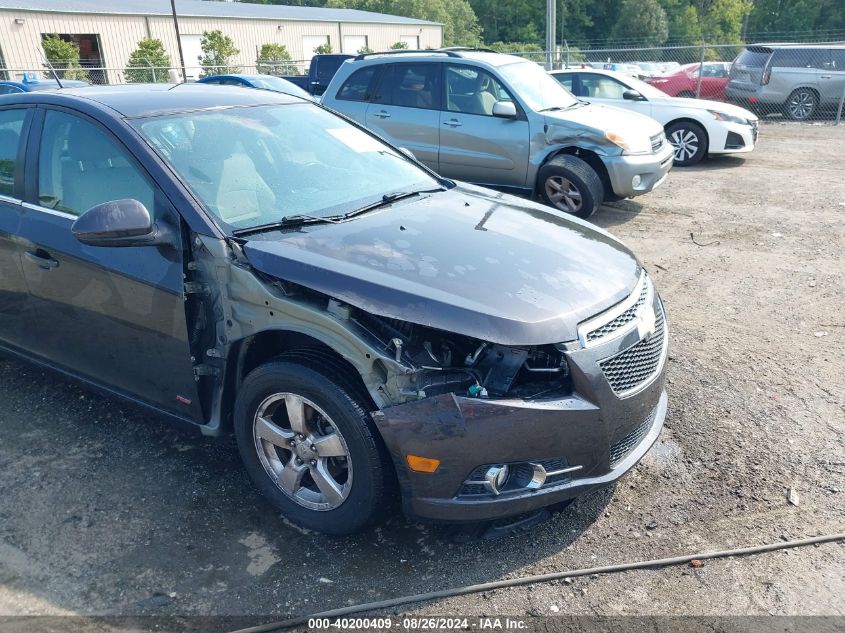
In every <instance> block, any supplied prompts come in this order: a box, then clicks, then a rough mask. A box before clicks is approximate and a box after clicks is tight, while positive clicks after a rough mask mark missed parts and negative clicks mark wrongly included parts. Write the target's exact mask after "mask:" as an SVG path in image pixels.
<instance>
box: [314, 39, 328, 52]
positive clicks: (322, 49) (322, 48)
mask: <svg viewBox="0 0 845 633" xmlns="http://www.w3.org/2000/svg"><path fill="white" fill-rule="evenodd" d="M314 53H315V54H316V55H331V54H332V44H331V42H326V43H325V44H320V45H319V46H317V47H316V48H315V49H314Z"/></svg>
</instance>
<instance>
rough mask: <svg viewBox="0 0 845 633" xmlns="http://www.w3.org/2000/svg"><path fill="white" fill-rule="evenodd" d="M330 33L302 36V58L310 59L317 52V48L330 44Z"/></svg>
mask: <svg viewBox="0 0 845 633" xmlns="http://www.w3.org/2000/svg"><path fill="white" fill-rule="evenodd" d="M329 43H330V42H329V36H328V35H303V36H302V59H304V60H305V61H310V60H311V58H312V57H314V55H315V54H316V53H315V52H314V49H315V48H318V47H320V46H325V45H326V44H329Z"/></svg>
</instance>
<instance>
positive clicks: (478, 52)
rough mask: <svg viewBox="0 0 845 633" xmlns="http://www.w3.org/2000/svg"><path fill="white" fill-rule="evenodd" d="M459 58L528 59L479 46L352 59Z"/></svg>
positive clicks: (494, 61) (510, 61)
mask: <svg viewBox="0 0 845 633" xmlns="http://www.w3.org/2000/svg"><path fill="white" fill-rule="evenodd" d="M450 58H458V59H464V60H470V61H476V62H482V63H485V64H489V65H490V66H506V65H508V64H515V63H518V62H524V61H527V60H526V59H525V58H523V57H517V56H516V55H508V54H506V53H497V52H496V51H492V50H488V49H478V48H459V47H456V48H440V49H432V50H422V51H414V50H401V49H400V50H395V51H393V50H392V51H381V52H378V53H365V54H363V55H358V56H357V57H354V58H353V59H352V60H350V61H355V62H360V61H369V60H377V61H379V62H383V61H385V60H387V59H391V60H394V61H442V60H444V59H450Z"/></svg>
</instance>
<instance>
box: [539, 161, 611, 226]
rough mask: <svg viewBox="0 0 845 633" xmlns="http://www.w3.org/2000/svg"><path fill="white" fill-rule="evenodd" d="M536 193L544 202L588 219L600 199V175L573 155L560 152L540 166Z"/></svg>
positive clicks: (601, 189)
mask: <svg viewBox="0 0 845 633" xmlns="http://www.w3.org/2000/svg"><path fill="white" fill-rule="evenodd" d="M537 180H538V184H539V190H540V196H541V197H542V199H543V202H545V203H546V204H548V205H550V206H553V207H555V208H556V209H560V210H561V211H566V212H567V213H571V214H572V215H574V216H577V217H579V218H584V219H586V218H588V217H590V216H591V215H592V214H593V212H594V211H595V210H596V209H598V208H599V206H601V203H602V202H603V201H604V186H603V185H602V182H601V178H599V175H598V174H597V173H596V171H595V170H594V169H593V168H592V167H590V165H589V164H588V163H586V162H584V161H583V160H581V159H580V158H578V157H577V156H572V155H570V154H561V155H559V156H555V157H554V158H553V159H552V160H550V161H549V162H547V163H546V164H545V165H543V166H542V167H540V172H539V174H538V177H537Z"/></svg>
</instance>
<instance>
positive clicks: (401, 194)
mask: <svg viewBox="0 0 845 633" xmlns="http://www.w3.org/2000/svg"><path fill="white" fill-rule="evenodd" d="M445 190H446V188H445V187H437V188H436V189H422V190H418V191H394V192H393V193H386V194H384V195H383V196H382V197H381V200H377V201H376V202H372V203H370V204H367V205H364V206H363V207H361V208H360V209H355V210H354V211H349V212H348V213H344V214H343V215H338V216H334V217H335V218H336V219H337V220H339V221H342V220H348V219H349V218H354V217H355V216H356V215H361V214H362V213H366V212H367V211H372V210H373V209H378V208H379V207H384V206H387V205H388V204H391V203H393V202H396V201H397V200H404V199H405V198H413V197H414V196H419V195H421V194H424V193H434V192H435V191H445Z"/></svg>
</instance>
